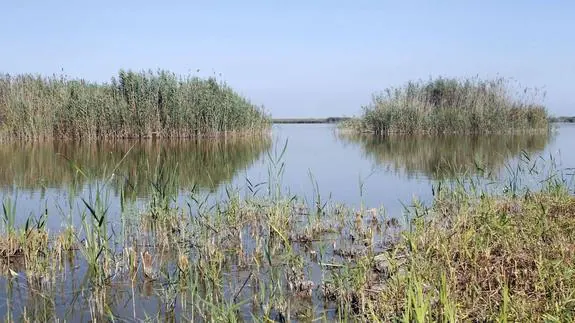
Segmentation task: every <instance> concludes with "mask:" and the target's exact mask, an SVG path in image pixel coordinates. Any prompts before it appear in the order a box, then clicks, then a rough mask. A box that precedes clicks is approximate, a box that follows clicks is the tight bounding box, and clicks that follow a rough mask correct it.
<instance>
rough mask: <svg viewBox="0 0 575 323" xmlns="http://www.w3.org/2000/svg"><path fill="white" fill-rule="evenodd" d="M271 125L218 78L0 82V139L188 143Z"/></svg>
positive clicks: (150, 75)
mask: <svg viewBox="0 0 575 323" xmlns="http://www.w3.org/2000/svg"><path fill="white" fill-rule="evenodd" d="M269 123H270V121H269V118H268V116H267V115H266V114H265V112H264V111H263V108H262V107H258V106H256V105H254V104H252V103H250V102H249V101H248V100H247V99H245V98H244V97H242V96H241V95H239V94H238V93H236V92H235V91H233V90H232V89H231V88H230V87H229V86H227V85H226V84H225V83H223V82H219V81H218V80H216V79H215V78H208V79H200V78H198V77H192V76H187V77H182V76H177V75H175V74H173V73H170V72H168V71H162V70H160V71H157V72H151V71H150V72H140V73H137V72H133V71H123V70H121V71H120V72H119V73H118V76H117V77H114V78H112V80H111V81H110V82H109V83H103V84H96V83H91V82H88V81H85V80H78V79H68V78H67V77H64V76H52V77H41V76H35V75H14V76H11V75H0V138H1V139H20V140H43V139H55V138H56V139H76V140H78V139H84V140H94V139H103V138H106V139H118V138H155V137H164V138H190V137H204V136H219V135H234V134H245V133H253V132H261V131H262V130H263V129H266V128H267V127H268V126H269Z"/></svg>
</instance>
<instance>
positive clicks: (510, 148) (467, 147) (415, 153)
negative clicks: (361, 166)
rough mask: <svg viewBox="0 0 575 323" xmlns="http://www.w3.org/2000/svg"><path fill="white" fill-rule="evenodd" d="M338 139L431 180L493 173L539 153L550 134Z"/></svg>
mask: <svg viewBox="0 0 575 323" xmlns="http://www.w3.org/2000/svg"><path fill="white" fill-rule="evenodd" d="M338 137H339V139H340V140H342V141H344V142H348V143H356V144H359V145H360V146H361V148H362V150H363V151H364V153H365V155H366V156H369V157H371V158H373V159H374V160H375V162H376V163H377V164H381V165H385V166H388V167H390V168H391V169H394V170H395V171H405V172H406V173H407V174H418V173H419V174H424V175H426V176H429V177H430V178H433V179H445V178H454V177H457V176H458V175H461V174H474V173H478V172H480V171H482V172H486V173H489V172H495V171H497V170H498V169H500V168H501V167H503V166H504V165H505V163H506V162H507V161H508V160H509V159H510V158H512V157H514V156H517V155H518V154H520V153H521V152H522V151H525V152H527V153H534V152H537V151H541V150H543V149H544V148H545V146H546V145H547V144H548V142H549V141H550V138H551V135H550V134H548V133H547V132H545V133H541V134H522V135H518V134H517V135H481V136H454V135H449V136H448V135H445V136H386V137H381V136H373V135H369V134H357V133H349V132H338Z"/></svg>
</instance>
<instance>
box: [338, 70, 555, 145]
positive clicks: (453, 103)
mask: <svg viewBox="0 0 575 323" xmlns="http://www.w3.org/2000/svg"><path fill="white" fill-rule="evenodd" d="M511 90H512V88H511V86H510V82H509V81H507V80H505V79H495V80H488V81H484V80H480V79H479V78H470V79H463V80H459V79H449V78H441V77H440V78H436V79H430V80H429V81H427V82H408V83H407V84H406V85H404V86H403V87H400V88H388V89H386V90H384V91H383V92H381V93H377V94H374V95H373V98H372V102H371V103H370V104H368V105H367V106H364V107H363V115H362V116H361V117H360V118H359V119H353V120H349V121H347V122H345V123H343V127H344V128H347V129H351V130H353V131H357V132H372V133H375V134H378V135H387V134H398V133H399V134H449V133H457V134H462V133H473V134H479V133H507V132H524V131H547V129H548V126H549V121H548V117H549V116H548V113H547V110H546V109H545V107H544V106H542V105H541V104H538V103H537V100H538V99H540V97H543V96H544V93H541V92H540V91H538V90H537V89H535V90H531V89H523V90H520V91H518V93H517V94H516V93H511Z"/></svg>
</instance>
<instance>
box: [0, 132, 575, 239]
mask: <svg viewBox="0 0 575 323" xmlns="http://www.w3.org/2000/svg"><path fill="white" fill-rule="evenodd" d="M574 137H575V126H574V125H573V124H558V126H557V129H556V130H555V132H554V133H553V134H551V135H493V136H479V137H473V136H463V137H461V136H443V137H433V136H430V137H394V138H373V137H370V136H358V135H346V134H342V133H340V132H338V131H337V130H336V128H335V126H334V125H331V124H288V125H274V126H273V129H272V136H271V137H269V138H268V137H262V138H255V139H253V138H252V139H249V140H243V139H242V138H235V139H228V140H223V139H222V140H220V139H218V140H203V141H166V142H162V141H155V142H153V141H145V142H132V141H121V142H116V143H100V144H88V143H86V144H77V143H66V142H54V143H50V144H40V143H35V144H19V143H11V144H3V145H0V197H6V196H10V197H11V198H12V199H13V200H15V201H16V207H17V209H18V212H17V213H18V220H19V222H21V223H22V222H23V221H25V220H26V218H27V217H28V215H30V214H40V213H42V212H44V211H45V209H46V208H47V209H48V213H49V214H50V215H52V216H50V217H49V219H48V223H49V226H50V227H51V228H53V229H58V228H59V225H60V223H61V220H62V218H61V217H59V216H58V214H59V213H62V212H61V209H62V208H63V207H64V206H65V205H66V204H69V200H70V198H73V197H74V196H76V195H77V194H80V195H81V194H82V193H84V194H89V191H90V188H92V189H93V188H94V187H96V185H95V184H97V183H100V184H101V183H102V181H107V182H108V183H109V184H111V185H110V186H111V187H112V188H113V192H114V194H113V196H111V197H110V203H111V204H112V205H113V206H118V204H119V202H118V197H119V195H120V187H124V190H125V192H124V194H128V195H133V196H134V197H135V198H136V199H137V200H138V201H140V202H145V201H146V196H147V195H148V194H149V193H150V192H149V189H150V185H149V183H150V182H152V180H153V177H154V175H155V172H156V170H157V169H158V167H159V166H162V167H163V168H165V169H168V170H170V171H173V172H175V173H176V175H177V178H178V183H177V185H178V186H179V188H180V189H181V194H180V197H181V198H183V199H185V198H186V197H187V196H188V192H189V190H190V189H192V188H193V187H194V186H195V188H196V190H201V191H203V192H210V193H211V194H212V195H213V198H218V197H220V196H222V194H223V193H224V191H225V190H224V188H225V187H233V188H236V189H239V190H243V191H244V192H246V193H249V191H248V190H247V189H246V186H247V183H248V181H249V182H250V183H252V184H253V185H256V184H257V183H263V182H267V181H268V177H269V174H268V170H269V168H270V164H271V159H270V157H271V158H272V159H273V156H270V154H271V155H273V154H274V153H275V154H278V155H279V153H280V152H281V150H282V149H283V148H284V146H286V150H285V153H284V155H283V157H282V160H281V162H283V163H284V164H285V170H284V174H283V177H282V187H283V189H284V192H285V193H286V194H294V195H297V196H300V197H302V198H305V199H306V200H308V201H311V200H313V199H314V197H315V196H317V193H318V192H317V191H318V190H319V194H320V196H321V198H322V200H324V201H332V202H337V203H342V204H345V205H348V206H356V207H357V206H359V205H360V204H361V203H363V205H365V206H366V207H369V208H374V207H375V208H379V207H384V208H385V209H386V210H387V212H388V213H389V214H390V215H391V216H401V212H402V210H403V205H404V204H409V203H410V202H411V201H412V200H413V199H414V198H418V199H421V200H423V201H428V200H429V199H430V198H431V197H432V190H431V187H432V185H433V184H434V183H438V181H449V180H450V179H454V178H457V177H458V176H460V175H474V174H477V173H478V172H479V171H480V170H481V171H483V172H484V173H488V172H489V173H492V174H494V175H495V178H502V177H505V176H506V172H507V171H508V169H507V168H506V166H509V165H514V163H515V162H516V161H517V158H518V157H520V156H521V155H522V154H523V153H526V154H528V155H529V156H530V157H542V158H544V159H545V160H549V159H550V158H551V157H552V158H555V159H556V160H557V162H560V165H558V167H560V168H572V167H575V152H574V151H573V150H572V149H570V148H569V147H570V146H571V140H572V139H571V138H574ZM128 191H129V192H128ZM112 213H114V212H112Z"/></svg>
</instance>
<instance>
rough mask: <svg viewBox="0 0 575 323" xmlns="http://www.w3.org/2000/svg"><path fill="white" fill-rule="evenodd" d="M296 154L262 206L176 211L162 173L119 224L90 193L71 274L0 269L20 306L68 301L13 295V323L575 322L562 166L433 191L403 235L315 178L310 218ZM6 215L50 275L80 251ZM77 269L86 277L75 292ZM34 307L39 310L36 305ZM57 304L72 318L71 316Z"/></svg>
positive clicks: (197, 204)
mask: <svg viewBox="0 0 575 323" xmlns="http://www.w3.org/2000/svg"><path fill="white" fill-rule="evenodd" d="M284 152H285V147H284V149H281V150H280V151H278V152H277V153H276V154H271V153H270V161H271V165H270V171H269V173H270V175H271V176H272V180H271V181H270V184H269V186H268V189H267V190H261V192H260V193H257V190H254V188H256V187H257V186H258V184H255V185H253V184H249V187H250V188H252V190H249V192H246V193H245V194H242V191H241V190H239V189H234V188H233V187H228V188H226V190H225V191H226V194H225V196H223V197H222V198H221V199H215V200H214V199H208V198H207V195H206V196H203V195H202V194H203V193H201V192H198V191H196V190H193V189H192V190H191V192H190V193H189V198H188V199H187V201H185V202H183V203H178V201H176V200H174V196H175V195H174V194H175V193H174V191H173V188H174V187H175V186H174V185H175V184H174V183H175V182H177V181H178V180H180V179H178V178H177V172H175V171H174V169H168V170H162V169H161V168H158V169H155V170H154V174H153V175H151V178H153V179H154V180H153V181H151V182H150V183H149V185H151V186H153V189H152V190H153V191H155V193H154V195H155V196H154V197H153V198H152V200H150V201H148V203H145V204H140V207H139V208H136V207H134V206H128V205H125V206H122V208H121V209H120V210H119V211H118V210H116V211H114V208H111V207H110V203H109V201H108V198H107V194H109V193H110V191H108V190H107V188H106V186H104V184H102V183H100V184H99V185H96V189H95V190H87V191H84V192H81V193H78V194H79V197H78V199H79V200H78V205H79V208H78V211H79V212H80V215H82V218H81V220H82V226H81V227H74V226H69V225H67V226H65V227H64V229H63V230H64V232H66V230H76V232H74V236H75V237H76V239H77V245H78V247H79V248H80V251H81V252H80V253H78V254H77V257H76V258H73V259H72V260H70V264H68V265H64V266H60V267H56V265H53V267H50V266H32V265H26V266H25V268H24V269H23V268H22V267H19V266H17V264H15V263H14V262H10V261H6V260H7V259H6V257H0V264H2V267H0V268H2V269H3V268H6V269H5V270H4V269H3V270H1V271H0V273H1V274H2V276H0V282H2V283H4V282H6V285H7V286H8V287H10V286H12V287H10V288H12V289H8V291H9V292H10V293H13V292H14V291H16V293H17V294H24V295H26V294H25V293H24V292H23V291H22V290H20V289H21V288H23V287H21V284H13V285H10V282H13V281H15V282H17V281H18V280H19V279H26V280H27V281H29V282H36V281H37V282H38V283H37V285H35V287H34V290H35V291H37V292H39V293H44V294H45V295H50V296H52V295H58V296H55V297H62V299H60V298H59V299H58V300H57V301H54V302H55V303H50V304H45V305H42V303H36V304H29V303H23V302H21V301H20V300H19V299H18V298H16V297H14V296H13V294H8V292H7V294H6V299H7V300H8V302H10V305H11V307H10V309H11V312H9V313H7V317H6V319H12V320H17V319H18V317H28V316H29V315H33V314H37V315H42V316H46V317H58V318H60V317H62V318H66V319H70V320H72V319H75V318H76V319H77V318H79V317H81V318H85V317H83V316H82V315H84V314H83V313H89V315H90V318H91V319H92V320H104V319H106V320H114V319H120V318H122V319H127V317H128V316H129V318H130V319H134V320H137V319H145V318H147V319H156V320H175V319H177V318H179V319H181V320H192V321H197V320H202V321H212V320H213V321H219V320H225V321H245V320H261V321H270V320H277V321H290V320H294V319H300V320H325V321H350V320H354V321H369V322H379V321H402V322H424V321H425V322H426V321H442V322H453V321H455V320H463V321H467V320H471V321H505V320H509V321H531V320H533V321H540V320H548V321H572V320H573V319H574V318H575V311H573V309H572V306H571V302H572V301H571V300H572V295H573V293H575V276H574V274H573V272H574V270H573V263H574V261H575V248H574V246H575V237H574V236H573V234H572V233H573V231H574V230H575V220H574V219H575V216H574V215H575V197H574V196H573V187H572V186H571V185H572V184H573V183H572V182H571V183H570V182H569V181H568V180H567V178H566V177H565V176H564V175H565V174H562V173H561V172H560V171H557V170H554V169H553V168H554V167H553V166H551V167H549V169H548V170H545V171H539V169H540V167H535V166H537V165H534V164H533V163H535V162H536V161H535V160H529V159H527V160H526V161H525V162H526V163H528V164H526V165H524V166H522V167H520V168H518V169H517V172H518V173H521V172H523V173H524V174H523V175H524V176H530V175H537V176H542V177H543V178H545V179H546V180H544V181H542V182H538V183H539V184H538V185H539V186H538V187H531V186H523V185H524V182H523V181H521V180H519V179H517V178H516V177H513V178H510V179H509V180H508V181H505V182H502V183H500V184H501V185H499V186H492V185H490V186H485V187H482V186H480V184H477V183H475V182H473V183H470V182H471V181H474V180H475V179H474V178H467V177H464V178H460V180H458V181H455V182H446V183H442V184H441V185H440V184H436V186H434V188H433V193H434V200H433V202H432V203H431V204H430V205H425V204H423V203H421V202H418V201H417V200H414V201H413V203H412V204H411V205H406V210H405V214H404V215H405V221H403V222H400V220H397V218H394V217H390V216H389V215H387V214H386V213H385V212H383V211H382V210H377V209H365V208H364V206H363V205H362V206H361V207H360V209H357V210H355V209H350V208H347V207H344V206H341V205H334V204H331V203H327V204H326V203H324V202H321V201H324V200H325V199H324V198H322V197H321V196H320V195H319V193H318V192H319V190H318V189H317V188H318V186H319V184H318V183H317V181H315V179H314V178H313V176H310V177H311V180H312V183H313V184H314V187H315V188H316V190H315V193H314V197H313V199H312V200H311V201H310V203H309V204H306V202H305V200H303V199H301V198H298V197H295V196H289V195H286V194H287V193H285V192H283V191H282V190H281V175H282V171H283V169H284V167H285V166H284V164H283V162H282V158H281V156H283V154H284ZM537 162H539V161H537ZM118 167H119V163H118V164H117V166H116V167H114V169H113V170H112V172H113V171H115V170H116V169H117V168H118ZM510 167H511V166H510ZM106 177H107V178H108V179H109V178H110V175H107V176H106ZM248 182H249V181H248ZM108 184H109V182H108ZM261 186H264V187H265V185H264V184H262V185H261ZM360 187H362V185H361V180H360ZM361 190H363V188H361ZM254 192H255V193H254ZM206 194H208V193H206ZM125 203H128V201H126V202H125ZM184 205H185V206H184ZM4 206H5V207H4V209H5V211H4V213H5V215H4V218H5V221H4V222H3V223H6V224H7V225H6V226H5V228H6V229H5V230H4V231H2V232H1V234H2V235H1V236H0V237H1V238H4V237H6V236H7V235H8V232H34V230H40V231H42V232H45V235H43V236H45V237H46V239H45V240H42V241H45V242H43V243H41V244H40V243H33V242H32V241H29V240H28V242H26V245H28V246H34V248H32V249H30V250H38V251H41V252H38V253H36V255H37V256H36V257H37V258H38V259H47V260H50V259H53V258H51V257H54V258H56V255H57V252H56V250H55V249H58V248H62V246H63V245H68V244H64V243H58V238H56V240H54V237H59V236H60V235H59V233H58V232H54V234H52V235H49V234H48V233H47V232H46V231H44V230H45V229H44V228H45V225H44V223H45V217H39V218H38V219H37V220H30V221H29V224H28V225H25V226H24V227H23V228H27V229H25V230H24V229H21V227H20V226H18V225H16V224H15V221H14V220H13V219H16V216H15V215H14V214H15V210H16V208H14V204H13V203H12V202H11V201H10V200H9V199H7V198H6V199H5V203H4ZM318 206H319V208H318ZM112 212H119V214H116V215H114V214H111V213H112ZM118 217H119V218H118ZM13 223H14V224H13ZM19 234H20V233H19ZM30 234H31V233H27V234H26V236H27V237H26V238H27V239H28V238H29V235H30ZM68 234H69V233H65V235H64V237H65V238H63V239H64V240H67V239H68V238H66V237H67V236H68ZM59 252H66V251H64V250H60V251H59ZM29 254H30V255H34V254H35V253H32V252H30V253H29ZM77 268H81V269H80V271H81V272H85V275H80V277H77V276H76V275H77V274H76V273H75V271H76V270H78V269H77ZM60 271H61V272H63V273H60V274H59V272H60ZM40 277H47V278H48V279H47V280H40V279H38V278H40ZM82 277H85V279H84V280H82ZM33 278H34V279H33ZM80 281H82V284H81V285H80V284H77V283H79V282H80ZM67 286H74V287H73V288H74V291H73V294H74V296H73V297H71V298H72V299H71V300H70V298H66V296H65V295H66V293H62V292H59V291H60V288H64V289H66V288H68V287H67ZM57 291H58V292H57ZM60 295H63V296H60ZM33 297H34V296H27V297H26V300H27V301H29V302H34V301H35V300H36V298H33ZM150 300H152V302H150ZM38 302H39V301H38ZM150 303H153V304H156V303H157V306H156V305H150ZM58 304H65V306H66V307H68V308H71V309H72V310H70V311H68V312H66V313H64V314H62V311H59V308H58V306H60V305H58ZM142 304H144V305H142ZM146 306H149V307H146ZM74 309H75V310H76V312H74ZM42 310H45V311H46V312H47V313H42V312H41V311H42ZM119 313H121V314H119Z"/></svg>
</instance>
